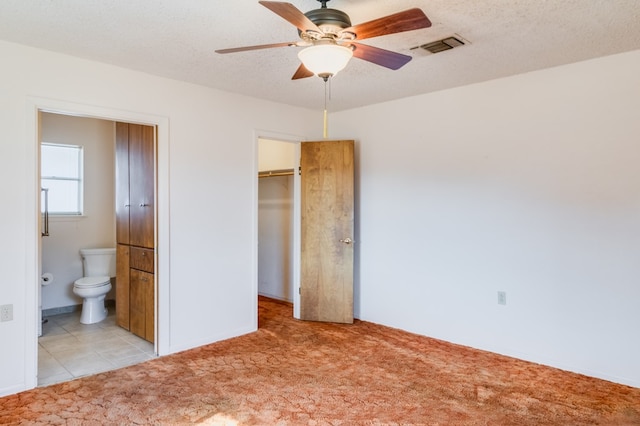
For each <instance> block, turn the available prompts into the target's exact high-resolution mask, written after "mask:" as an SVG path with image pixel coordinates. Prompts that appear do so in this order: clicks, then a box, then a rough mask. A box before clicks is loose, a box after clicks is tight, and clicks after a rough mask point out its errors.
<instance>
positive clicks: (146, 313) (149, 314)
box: [130, 269, 154, 342]
mask: <svg viewBox="0 0 640 426" xmlns="http://www.w3.org/2000/svg"><path fill="white" fill-rule="evenodd" d="M130 297H131V308H130V315H131V318H130V324H131V332H132V333H133V334H135V335H137V336H140V337H142V338H143V339H145V340H148V341H150V342H153V338H154V336H153V321H154V319H153V311H154V309H153V274H150V273H149V272H144V271H139V270H137V269H131V290H130Z"/></svg>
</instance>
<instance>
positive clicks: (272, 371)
mask: <svg viewBox="0 0 640 426" xmlns="http://www.w3.org/2000/svg"><path fill="white" fill-rule="evenodd" d="M291 316H292V309H291V305H288V304H283V303H280V302H276V301H273V300H269V299H264V298H261V299H260V301H259V330H258V331H257V332H255V333H251V334H249V335H245V336H241V337H237V338H233V339H229V340H226V341H223V342H218V343H215V344H211V345H207V346H203V347H200V348H196V349H192V350H189V351H185V352H181V353H177V354H173V355H169V356H165V357H161V358H156V359H154V360H151V361H147V362H144V363H142V364H138V365H134V366H130V367H126V368H123V369H120V370H115V371H109V372H106V373H101V374H97V375H95V376H91V377H85V378H80V379H76V380H73V381H70V382H65V383H59V384H56V385H51V386H48V387H43V388H37V389H33V390H30V391H26V392H22V393H19V394H16V395H11V396H7V397H4V398H0V423H1V424H29V425H31V424H65V425H132V424H140V425H141V424H155V425H164V424H177V425H181V424H203V425H218V424H219V425H572V426H573V425H640V389H637V388H632V387H628V386H623V385H619V384H614V383H610V382H607V381H603V380H598V379H594V378H589V377H585V376H581V375H578V374H573V373H569V372H565V371H561V370H557V369H554V368H549V367H544V366H540V365H537V364H532V363H528V362H525V361H520V360H516V359H513V358H509V357H504V356H500V355H496V354H492V353H488V352H484V351H479V350H475V349H471V348H467V347H463V346H458V345H454V344H450V343H446V342H442V341H439V340H434V339H430V338H426V337H422V336H417V335H414V334H410V333H406V332H403V331H400V330H396V329H392V328H388V327H383V326H379V325H375V324H372V323H368V322H363V321H356V322H355V324H353V325H339V324H324V323H310V322H302V321H296V320H294V319H292V317H291Z"/></svg>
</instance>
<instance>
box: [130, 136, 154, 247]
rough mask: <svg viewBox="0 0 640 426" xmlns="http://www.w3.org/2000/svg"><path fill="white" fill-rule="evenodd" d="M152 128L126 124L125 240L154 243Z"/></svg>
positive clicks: (144, 243)
mask: <svg viewBox="0 0 640 426" xmlns="http://www.w3.org/2000/svg"><path fill="white" fill-rule="evenodd" d="M154 140H155V138H154V128H153V127H152V126H142V125H138V124H129V182H130V184H129V199H130V205H131V207H130V209H129V242H130V244H131V245H133V246H139V247H148V248H153V246H154V210H155V197H154V189H155V185H154V179H155V172H154V170H155V167H154V166H155V162H154V158H155V157H154V148H155V142H154Z"/></svg>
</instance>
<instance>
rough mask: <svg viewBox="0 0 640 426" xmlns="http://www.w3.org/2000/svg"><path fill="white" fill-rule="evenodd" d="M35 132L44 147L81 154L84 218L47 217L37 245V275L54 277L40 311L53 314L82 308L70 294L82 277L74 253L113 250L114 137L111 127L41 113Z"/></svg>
mask: <svg viewBox="0 0 640 426" xmlns="http://www.w3.org/2000/svg"><path fill="white" fill-rule="evenodd" d="M40 128H41V135H42V141H43V142H49V143H60V144H70V145H79V146H82V147H83V153H84V182H83V184H84V214H83V216H82V217H72V216H71V217H69V216H67V217H54V216H50V219H49V236H48V237H44V238H43V239H42V271H43V272H50V273H52V274H53V277H54V278H53V281H51V282H50V284H49V285H47V286H43V287H42V309H53V308H60V307H67V306H71V305H79V304H81V303H82V298H80V297H78V296H76V295H75V294H73V282H74V281H75V280H77V279H78V278H80V277H82V275H83V271H82V258H81V257H80V253H79V250H80V249H81V248H97V247H115V246H116V231H115V205H114V201H115V192H114V191H115V136H114V123H113V122H112V121H107V120H98V119H94V118H83V117H73V116H68V115H60V114H49V113H42V116H41V124H40ZM114 294H115V293H114V290H111V291H110V292H109V294H108V295H107V298H108V299H112V298H114Z"/></svg>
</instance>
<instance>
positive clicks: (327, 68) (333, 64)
mask: <svg viewBox="0 0 640 426" xmlns="http://www.w3.org/2000/svg"><path fill="white" fill-rule="evenodd" d="M352 56H353V51H352V50H351V49H350V48H348V47H345V46H340V45H338V44H333V43H327V44H316V45H314V46H310V47H307V48H306V49H303V50H301V51H300V52H298V58H300V61H301V62H302V64H303V65H304V66H305V68H307V69H308V70H309V71H311V72H312V73H314V74H315V75H317V76H318V77H322V78H325V79H326V78H329V77H331V76H333V75H336V74H337V73H338V72H339V71H340V70H342V69H344V67H346V66H347V64H348V63H349V60H350V59H351V57H352Z"/></svg>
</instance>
